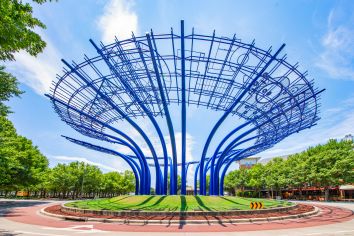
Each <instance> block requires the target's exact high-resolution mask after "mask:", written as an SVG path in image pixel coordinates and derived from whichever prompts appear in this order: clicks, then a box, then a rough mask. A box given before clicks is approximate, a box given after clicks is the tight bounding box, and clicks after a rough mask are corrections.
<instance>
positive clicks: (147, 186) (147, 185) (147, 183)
mask: <svg viewBox="0 0 354 236" xmlns="http://www.w3.org/2000/svg"><path fill="white" fill-rule="evenodd" d="M46 96H47V97H49V98H50V99H51V100H52V101H55V102H57V103H59V104H61V105H63V106H65V107H67V108H69V109H71V110H73V111H75V112H77V113H79V114H80V115H83V116H85V117H87V118H89V119H91V120H93V121H95V122H97V123H98V124H100V125H102V126H104V127H106V128H108V129H110V130H112V131H113V132H115V133H118V134H119V135H121V136H122V137H124V138H125V139H127V140H128V141H129V142H130V143H131V144H132V145H133V146H134V148H136V149H137V150H138V151H139V153H140V154H141V155H142V156H144V154H143V152H142V151H141V149H140V147H139V146H138V145H137V144H136V143H135V142H134V140H132V139H131V138H130V137H129V136H128V135H126V134H125V133H123V132H121V131H120V130H118V129H116V128H114V127H112V126H110V125H108V124H106V123H104V122H101V121H100V120H98V119H96V118H95V117H93V116H91V115H89V114H86V113H84V112H82V111H80V110H78V109H76V108H75V107H72V106H70V105H69V104H66V103H64V102H62V101H60V100H59V99H57V98H54V97H52V96H50V95H48V94H46ZM142 161H143V163H144V166H145V170H146V171H147V174H148V176H145V177H146V178H145V186H144V189H145V194H150V186H151V178H150V170H149V168H148V164H147V162H146V158H143V160H142Z"/></svg>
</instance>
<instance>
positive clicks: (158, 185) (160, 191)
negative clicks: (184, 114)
mask: <svg viewBox="0 0 354 236" xmlns="http://www.w3.org/2000/svg"><path fill="white" fill-rule="evenodd" d="M90 42H91V44H92V45H93V46H94V47H95V49H96V50H97V52H98V53H99V54H100V55H101V57H102V58H103V59H104V61H105V62H106V64H107V66H108V67H109V68H110V69H111V70H112V71H113V72H114V73H115V74H116V76H117V77H118V78H119V79H120V81H121V82H122V84H123V85H124V86H125V88H126V89H128V91H129V92H130V93H131V95H132V96H134V98H135V99H136V100H138V101H139V100H140V99H139V97H138V96H136V94H134V92H132V90H131V89H130V86H129V85H128V84H127V83H126V82H125V81H124V78H123V79H121V76H120V74H119V73H118V72H117V71H116V70H115V68H114V66H112V65H111V63H110V62H109V59H108V58H106V56H105V55H104V54H103V53H102V50H101V49H99V48H98V47H97V45H96V44H95V43H94V42H93V40H91V39H90ZM63 62H64V63H65V64H66V65H67V66H68V67H69V68H71V70H73V68H72V67H71V65H70V64H68V63H67V62H65V61H64V60H63ZM73 71H74V72H75V73H76V74H77V75H78V76H79V77H80V78H81V79H83V80H85V82H86V83H87V84H88V85H89V86H90V87H91V88H93V89H94V90H95V92H96V93H97V94H99V95H100V96H101V97H102V98H104V100H105V101H106V102H107V103H108V104H109V105H110V106H111V107H112V108H113V109H115V110H116V111H117V112H118V113H119V114H120V115H121V116H122V117H124V119H125V120H126V121H128V123H129V124H131V125H132V126H133V127H134V129H135V130H136V131H138V133H139V134H140V135H141V136H142V137H143V139H144V141H145V142H146V144H147V145H148V147H149V149H150V152H151V154H152V156H153V157H154V164H155V169H156V185H155V190H156V194H158V195H160V194H164V189H163V185H162V184H161V182H160V181H161V179H162V177H161V176H160V175H161V170H160V164H159V162H158V158H157V154H156V151H155V148H154V146H153V145H152V143H151V141H150V139H149V137H148V136H147V135H146V134H145V132H144V131H143V130H142V129H141V128H140V126H139V125H138V124H136V123H135V122H134V121H133V120H132V119H130V118H129V117H128V116H126V115H125V114H124V113H123V112H122V111H121V110H120V109H119V107H117V106H116V105H115V104H114V103H113V102H112V101H111V99H110V98H108V97H107V96H106V95H105V94H103V93H102V92H101V91H100V90H98V89H97V88H95V87H94V86H92V84H91V83H90V82H89V81H87V80H86V79H85V78H84V77H83V76H82V75H80V74H79V73H78V72H77V70H73ZM139 105H140V106H141V107H142V109H143V110H144V111H145V112H146V114H147V116H148V117H149V119H150V120H151V122H152V124H153V126H154V127H155V128H156V130H157V132H158V135H159V137H160V140H161V142H163V143H164V140H163V138H162V139H161V130H160V129H159V126H158V124H157V122H156V120H155V119H154V118H153V116H152V115H151V114H150V111H149V110H148V109H147V108H146V107H145V106H144V105H143V103H141V102H140V103H139ZM162 148H163V150H164V152H166V154H167V151H166V145H163V144H162ZM166 163H168V162H167V157H166V159H165V164H166ZM166 183H167V182H166ZM166 187H167V184H166ZM165 190H166V189H165Z"/></svg>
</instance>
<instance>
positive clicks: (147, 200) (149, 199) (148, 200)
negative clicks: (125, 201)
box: [136, 196, 155, 206]
mask: <svg viewBox="0 0 354 236" xmlns="http://www.w3.org/2000/svg"><path fill="white" fill-rule="evenodd" d="M153 198H155V196H150V197H148V198H146V199H145V200H144V201H142V202H141V203H139V204H138V205H136V206H141V205H145V204H146V203H148V202H150V201H151V200H152V199H153Z"/></svg>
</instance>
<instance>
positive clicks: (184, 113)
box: [181, 20, 187, 195]
mask: <svg viewBox="0 0 354 236" xmlns="http://www.w3.org/2000/svg"><path fill="white" fill-rule="evenodd" d="M181 82H182V86H181V90H182V96H181V106H182V114H181V115H182V161H181V162H182V166H181V167H182V170H181V179H182V186H181V194H182V195H185V194H186V187H187V186H186V182H187V178H186V132H187V124H186V117H187V111H186V61H185V45H184V21H183V20H182V21H181Z"/></svg>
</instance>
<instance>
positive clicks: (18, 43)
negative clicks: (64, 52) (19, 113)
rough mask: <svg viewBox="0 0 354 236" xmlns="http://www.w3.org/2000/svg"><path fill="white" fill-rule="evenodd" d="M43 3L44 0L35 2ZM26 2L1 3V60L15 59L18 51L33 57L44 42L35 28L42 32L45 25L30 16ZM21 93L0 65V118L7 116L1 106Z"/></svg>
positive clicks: (13, 79) (12, 0) (10, 0)
mask: <svg viewBox="0 0 354 236" xmlns="http://www.w3.org/2000/svg"><path fill="white" fill-rule="evenodd" d="M33 2H35V3H37V4H42V3H44V2H46V0H34V1H33ZM32 13H33V11H32V6H31V4H30V3H29V2H26V3H24V2H23V1H19V0H1V1H0V22H1V24H0V61H7V60H10V61H12V60H15V53H16V52H20V51H21V50H24V51H26V52H27V53H29V54H30V55H32V56H37V55H38V54H39V53H41V52H42V51H43V49H44V48H45V46H46V43H45V42H44V41H43V40H42V38H41V36H40V35H39V34H38V33H36V31H35V29H36V28H38V27H39V28H42V29H45V25H44V24H43V22H41V21H40V20H39V19H37V18H35V17H34V16H33V15H32ZM21 93H22V91H20V90H19V88H18V81H17V79H16V78H15V77H14V76H13V75H11V74H9V73H7V72H5V67H4V66H2V65H0V115H1V116H6V115H7V114H8V113H9V112H10V109H9V107H8V106H6V105H5V104H4V102H5V101H8V100H9V99H10V98H11V97H13V96H19V95H20V94H21Z"/></svg>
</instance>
